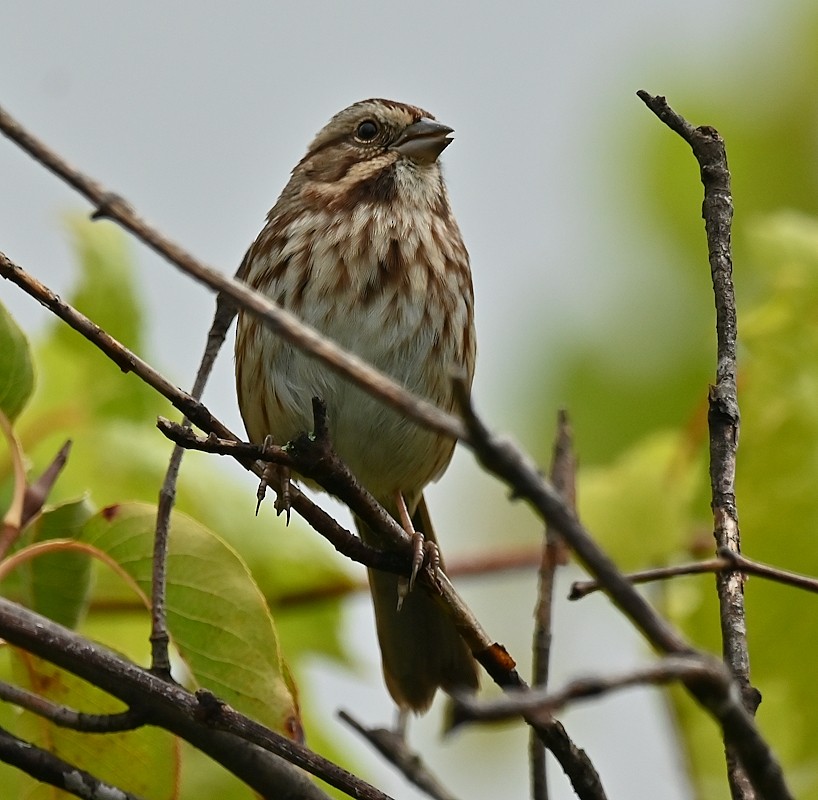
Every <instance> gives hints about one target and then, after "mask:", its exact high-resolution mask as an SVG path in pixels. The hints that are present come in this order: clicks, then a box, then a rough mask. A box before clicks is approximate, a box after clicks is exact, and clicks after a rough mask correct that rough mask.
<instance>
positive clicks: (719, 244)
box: [638, 92, 760, 800]
mask: <svg viewBox="0 0 818 800" xmlns="http://www.w3.org/2000/svg"><path fill="white" fill-rule="evenodd" d="M638 94H639V97H640V98H641V99H642V100H643V101H644V102H645V104H646V105H647V106H648V108H650V110H651V111H653V113H654V114H656V116H658V117H659V119H661V120H662V122H664V123H665V124H666V125H667V126H668V127H669V128H670V129H671V130H673V131H675V132H676V133H678V134H679V135H680V136H681V137H682V138H683V139H684V140H685V141H686V142H687V143H688V144H689V145H690V147H691V148H692V150H693V155H694V156H695V157H696V160H697V161H698V162H699V167H700V169H701V179H702V183H703V184H704V202H703V204H702V217H703V218H704V224H705V231H706V233H707V249H708V257H709V260H710V272H711V276H712V279H713V293H714V295H715V303H716V335H717V364H716V383H715V385H713V386H711V387H710V393H709V411H708V415H707V419H708V426H709V430H710V486H711V493H712V494H711V497H712V499H711V505H712V509H713V535H714V536H715V539H716V546H717V548H718V549H721V548H725V549H726V550H728V551H730V552H733V553H740V552H741V538H740V534H739V526H738V510H737V507H736V494H735V476H736V450H737V447H738V434H739V408H738V396H737V391H736V330H737V324H736V301H735V294H734V291H733V257H732V251H731V245H730V230H731V224H732V220H733V197H732V194H731V191H730V171H729V170H728V168H727V154H726V151H725V147H724V140H723V139H722V138H721V136H720V135H719V133H718V131H716V130H715V129H713V128H710V127H707V126H702V127H698V128H696V127H693V126H692V125H691V124H690V123H689V122H687V121H686V120H685V119H683V118H682V117H681V116H679V115H678V114H677V113H676V112H675V111H673V109H671V108H670V106H668V104H667V101H666V100H665V98H664V97H651V96H650V95H649V94H647V92H639V93H638ZM716 586H717V590H718V595H719V608H720V618H721V633H722V650H723V655H724V659H725V661H726V663H727V665H728V667H729V668H730V671H731V672H732V674H733V676H734V677H735V679H736V682H737V683H738V685H739V688H740V689H741V694H742V699H743V702H744V706H745V707H746V708H747V710H748V711H749V712H750V713H754V712H755V710H756V708H757V706H758V703H759V701H760V695H759V693H758V692H757V691H756V690H755V689H754V688H753V686H752V685H751V683H750V654H749V650H748V648H747V625H746V620H745V614H744V579H743V576H742V575H741V573H740V572H721V573H719V574H718V575H717V576H716ZM726 749H727V766H728V777H729V780H730V791H731V793H732V796H733V798H734V799H735V800H739V799H740V800H749V799H750V798H754V797H756V794H755V792H754V791H753V789H752V787H751V786H750V783H749V781H748V780H747V776H746V773H745V772H744V770H743V769H741V766H740V764H739V763H738V762H737V760H736V758H735V755H734V753H733V752H732V749H731V748H730V747H727V748H726Z"/></svg>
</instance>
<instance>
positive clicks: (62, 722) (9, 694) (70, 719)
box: [0, 681, 144, 733]
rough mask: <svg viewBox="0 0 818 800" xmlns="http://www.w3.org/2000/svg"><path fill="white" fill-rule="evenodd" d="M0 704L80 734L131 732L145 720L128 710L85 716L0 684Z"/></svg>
mask: <svg viewBox="0 0 818 800" xmlns="http://www.w3.org/2000/svg"><path fill="white" fill-rule="evenodd" d="M0 700H5V701H6V702H8V703H13V704H14V705H16V706H20V708H25V709H26V710H27V711H31V712H32V713H33V714H37V716H39V717H43V718H44V719H47V720H50V721H51V722H53V723H54V724H55V725H59V726H60V727H61V728H70V729H71V730H75V731H81V732H83V733H115V732H119V731H131V730H134V728H139V727H140V726H142V725H143V724H144V717H143V716H142V714H141V713H140V712H138V711H135V710H133V709H128V710H127V711H122V712H120V713H118V714H85V713H83V712H82V711H75V710H74V709H72V708H68V707H67V706H64V705H60V704H59V703H54V702H52V701H51V700H49V699H48V698H46V697H41V696H40V695H37V694H34V693H33V692H29V691H28V690H26V689H21V688H20V687H19V686H12V685H11V684H9V683H6V682H5V681H0Z"/></svg>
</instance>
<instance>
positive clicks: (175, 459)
mask: <svg viewBox="0 0 818 800" xmlns="http://www.w3.org/2000/svg"><path fill="white" fill-rule="evenodd" d="M240 269H241V268H240ZM235 316H236V307H235V305H234V304H233V303H231V302H230V301H229V300H227V299H226V298H225V297H224V295H222V294H219V295H218V296H217V298H216V311H215V313H214V315H213V322H212V323H211V324H210V330H209V331H208V334H207V341H206V343H205V350H204V353H203V355H202V360H201V362H200V364H199V368H198V370H197V372H196V379H195V380H194V382H193V388H192V389H191V390H190V396H191V397H192V398H193V399H194V400H196V401H199V400H201V398H202V394H204V389H205V386H206V384H207V381H208V378H209V377H210V373H211V372H212V370H213V364H214V363H215V361H216V356H217V355H218V354H219V350H220V349H221V346H222V344H224V339H225V336H226V335H227V330H228V329H229V328H230V323H231V322H232V321H233V318H234V317H235ZM182 425H184V426H186V427H190V425H191V422H190V420H189V419H188V418H187V417H185V418H184V419H183V420H182ZM184 453H185V450H184V448H183V447H182V446H181V445H179V444H175V445H174V446H173V452H172V453H171V455H170V459H169V461H168V468H167V470H166V471H165V477H164V479H163V481H162V486H161V488H160V490H159V503H158V506H157V509H156V533H155V535H154V540H153V561H152V573H153V574H152V582H151V635H150V641H151V669H152V670H153V672H155V673H156V674H157V675H161V676H163V677H164V678H166V679H170V658H169V657H168V644H169V643H170V636H169V635H168V628H167V619H166V612H165V596H166V587H167V558H168V536H169V534H170V517H171V512H172V511H173V506H174V505H175V503H176V484H177V483H178V481H179V471H180V470H181V467H182V458H183V457H184Z"/></svg>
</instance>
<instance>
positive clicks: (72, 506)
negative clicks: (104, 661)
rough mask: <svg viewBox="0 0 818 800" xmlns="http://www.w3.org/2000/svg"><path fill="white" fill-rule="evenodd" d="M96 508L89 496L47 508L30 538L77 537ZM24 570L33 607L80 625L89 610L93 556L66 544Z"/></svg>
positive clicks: (65, 623)
mask: <svg viewBox="0 0 818 800" xmlns="http://www.w3.org/2000/svg"><path fill="white" fill-rule="evenodd" d="M93 512H94V509H93V507H92V505H91V503H90V502H89V501H88V499H87V498H82V499H81V500H76V501H74V502H69V503H64V504H62V505H59V506H56V507H54V508H49V509H46V510H45V511H44V512H43V513H42V514H41V515H40V516H39V517H37V519H36V520H35V521H34V523H32V526H31V528H30V531H27V533H30V536H31V538H30V542H31V543H32V544H35V543H38V542H45V541H48V540H49V539H73V538H75V537H76V536H77V535H78V534H79V532H80V531H81V530H82V527H83V526H84V525H85V523H86V521H87V520H88V518H89V517H90V516H91V515H92V514H93ZM21 570H22V571H23V572H24V573H25V575H26V578H27V581H26V583H27V588H28V595H29V598H28V599H29V602H28V605H29V606H30V608H32V609H33V610H34V611H37V612H38V613H40V614H42V615H43V616H46V617H50V618H51V619H53V620H54V621H55V622H59V623H60V624H61V625H65V626H67V627H69V628H74V627H76V625H77V623H78V622H79V620H80V619H81V617H82V616H83V615H84V613H85V611H86V604H87V600H88V593H89V590H90V586H91V558H90V557H89V556H88V555H86V554H85V553H78V552H76V551H72V550H70V549H68V548H66V549H64V550H61V551H57V552H50V553H45V554H43V555H40V556H37V557H35V558H33V559H32V560H31V561H29V562H27V563H26V564H24V565H23V566H22V567H21Z"/></svg>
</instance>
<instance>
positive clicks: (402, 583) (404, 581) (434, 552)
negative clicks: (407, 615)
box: [395, 492, 440, 610]
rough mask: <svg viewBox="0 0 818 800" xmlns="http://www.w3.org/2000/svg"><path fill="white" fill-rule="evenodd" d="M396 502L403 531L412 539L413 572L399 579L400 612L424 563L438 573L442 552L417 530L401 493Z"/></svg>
mask: <svg viewBox="0 0 818 800" xmlns="http://www.w3.org/2000/svg"><path fill="white" fill-rule="evenodd" d="M395 500H396V503H397V507H398V516H399V517H400V523H401V525H402V526H403V529H404V530H405V531H406V532H407V533H408V534H409V536H411V537H412V571H411V573H410V574H409V577H408V578H405V577H400V578H398V610H400V607H401V606H402V605H403V601H404V600H405V599H406V595H408V594H409V592H411V591H412V589H413V588H414V586H415V580H416V579H417V576H418V573H419V572H420V569H421V567H422V566H423V562H424V561H426V560H428V562H429V564H430V565H431V567H432V569H433V570H434V571H435V572H437V570H438V568H439V567H440V551H439V550H438V549H437V545H436V544H435V543H434V542H433V541H431V540H428V541H427V539H426V537H425V536H424V535H423V533H422V532H421V531H418V530H415V526H414V525H413V524H412V517H411V516H410V514H409V509H408V508H407V507H406V500H405V499H404V497H403V494H401V492H397V493H396V495H395Z"/></svg>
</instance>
